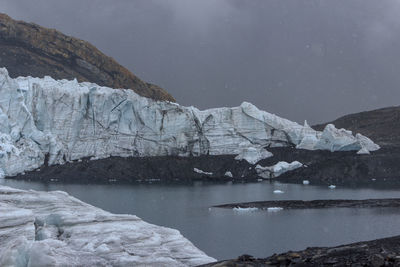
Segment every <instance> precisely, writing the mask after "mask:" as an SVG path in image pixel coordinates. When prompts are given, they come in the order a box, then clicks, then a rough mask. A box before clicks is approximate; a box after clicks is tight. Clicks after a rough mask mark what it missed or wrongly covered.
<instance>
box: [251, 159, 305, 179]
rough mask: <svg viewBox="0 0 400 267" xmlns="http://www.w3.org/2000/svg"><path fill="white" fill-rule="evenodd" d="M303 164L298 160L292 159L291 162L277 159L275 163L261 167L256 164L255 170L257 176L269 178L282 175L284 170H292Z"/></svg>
mask: <svg viewBox="0 0 400 267" xmlns="http://www.w3.org/2000/svg"><path fill="white" fill-rule="evenodd" d="M302 166H303V164H301V163H300V162H298V161H293V162H291V163H287V162H285V161H279V162H278V163H277V164H275V165H273V166H269V167H262V166H260V165H257V166H256V168H255V169H256V172H257V174H258V176H260V177H262V178H265V179H269V178H275V177H278V176H279V175H282V174H283V173H285V172H288V171H292V170H295V169H298V168H301V167H302Z"/></svg>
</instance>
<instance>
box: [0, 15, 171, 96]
mask: <svg viewBox="0 0 400 267" xmlns="http://www.w3.org/2000/svg"><path fill="white" fill-rule="evenodd" d="M0 66H1V67H7V69H8V71H9V74H10V76H11V77H17V76H32V77H43V76H46V75H47V76H51V77H53V78H55V79H69V80H71V79H74V78H77V79H78V81H81V82H83V81H90V82H93V83H97V84H98V85H102V86H107V87H111V88H130V89H133V90H134V91H135V92H136V93H138V94H139V95H141V96H145V97H150V98H153V99H156V100H169V101H175V99H174V98H173V97H172V96H171V95H170V94H169V93H168V92H166V91H165V90H164V89H162V88H160V87H158V86H156V85H153V84H149V83H146V82H144V81H142V80H140V79H139V78H138V77H136V76H135V75H134V74H132V73H131V72H130V71H129V70H127V69H126V68H124V67H123V66H121V65H120V64H118V63H117V62H116V61H115V60H114V59H112V58H111V57H108V56H106V55H104V54H103V53H102V52H101V51H99V50H98V49H97V48H96V47H94V46H93V45H91V44H90V43H88V42H86V41H82V40H80V39H77V38H73V37H70V36H67V35H64V34H62V33H61V32H59V31H57V30H54V29H47V28H44V27H41V26H39V25H36V24H32V23H26V22H23V21H16V20H13V19H12V18H10V17H9V16H7V15H5V14H1V13H0Z"/></svg>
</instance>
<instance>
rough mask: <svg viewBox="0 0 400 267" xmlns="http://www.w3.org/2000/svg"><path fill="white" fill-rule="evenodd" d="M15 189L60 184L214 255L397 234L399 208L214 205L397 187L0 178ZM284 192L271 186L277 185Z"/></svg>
mask: <svg viewBox="0 0 400 267" xmlns="http://www.w3.org/2000/svg"><path fill="white" fill-rule="evenodd" d="M0 183H1V184H3V185H7V186H12V187H15V188H20V189H34V190H41V191H51V190H62V191H66V192H68V193H69V194H71V195H73V196H75V197H77V198H79V199H81V200H83V201H85V202H88V203H90V204H92V205H94V206H97V207H100V208H103V209H105V210H107V211H110V212H113V213H128V214H135V215H137V216H139V217H141V218H142V219H144V220H145V221H147V222H150V223H154V224H157V225H162V226H167V227H172V228H175V229H178V230H179V231H180V232H181V233H182V234H183V235H184V236H185V237H187V238H188V239H189V240H191V241H192V242H193V243H194V244H195V245H196V246H197V247H198V248H200V249H201V250H203V251H204V252H206V253H207V254H208V255H210V256H212V257H214V258H217V259H227V258H236V257H237V256H239V255H242V254H245V253H246V254H250V255H253V256H257V257H266V256H270V255H272V254H273V253H279V252H284V251H288V250H300V249H305V248H306V247H309V246H333V245H341V244H345V243H349V242H356V241H364V240H370V239H376V238H382V237H388V236H393V235H400V227H398V226H399V224H400V209H395V208H373V209H366V208H360V209H357V208H334V209H325V210H317V209H311V210H282V211H278V212H267V211H255V212H237V211H233V210H225V209H216V208H212V209H210V207H211V206H213V205H218V204H225V203H234V202H247V201H261V200H284V199H288V200H314V199H366V198H398V197H400V191H398V190H395V189H385V190H382V189H380V190H378V189H350V188H340V187H337V188H336V189H329V188H328V187H321V186H312V185H295V184H280V183H269V182H260V183H238V184H232V183H224V184H220V183H202V182H196V183H192V184H174V185H171V184H140V185H117V184H111V185H97V184H88V185H78V184H61V183H56V182H54V183H37V182H27V181H14V180H0ZM278 189H279V190H282V191H284V193H283V194H274V193H273V191H274V190H278Z"/></svg>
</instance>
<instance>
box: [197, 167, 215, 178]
mask: <svg viewBox="0 0 400 267" xmlns="http://www.w3.org/2000/svg"><path fill="white" fill-rule="evenodd" d="M193 171H194V172H196V173H198V174H204V175H207V176H212V175H213V173H212V172H205V171H202V170H200V169H197V168H193Z"/></svg>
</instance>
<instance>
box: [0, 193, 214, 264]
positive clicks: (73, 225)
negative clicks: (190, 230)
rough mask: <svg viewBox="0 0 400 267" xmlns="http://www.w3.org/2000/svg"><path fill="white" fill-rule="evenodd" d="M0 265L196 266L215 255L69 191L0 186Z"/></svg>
mask: <svg viewBox="0 0 400 267" xmlns="http://www.w3.org/2000/svg"><path fill="white" fill-rule="evenodd" d="M0 241H1V242H0V243H1V246H0V266H137V265H140V266H142V265H143V266H196V265H200V264H205V263H209V262H212V261H215V260H214V259H213V258H210V257H208V256H207V255H206V254H204V253H203V252H202V251H200V250H199V249H197V248H196V247H195V246H194V245H193V244H192V243H191V242H190V241H188V240H187V239H186V238H184V237H183V236H182V235H181V234H180V233H179V231H177V230H173V229H170V228H165V227H160V226H156V225H152V224H149V223H146V222H144V221H143V220H141V219H140V218H138V217H136V216H132V215H116V214H111V213H109V212H106V211H103V210H101V209H98V208H96V207H93V206H91V205H89V204H86V203H84V202H82V201H79V200H78V199H76V198H74V197H71V196H69V195H68V194H67V193H65V192H61V191H56V192H36V191H32V190H30V191H22V190H17V189H13V188H10V187H5V186H0Z"/></svg>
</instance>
